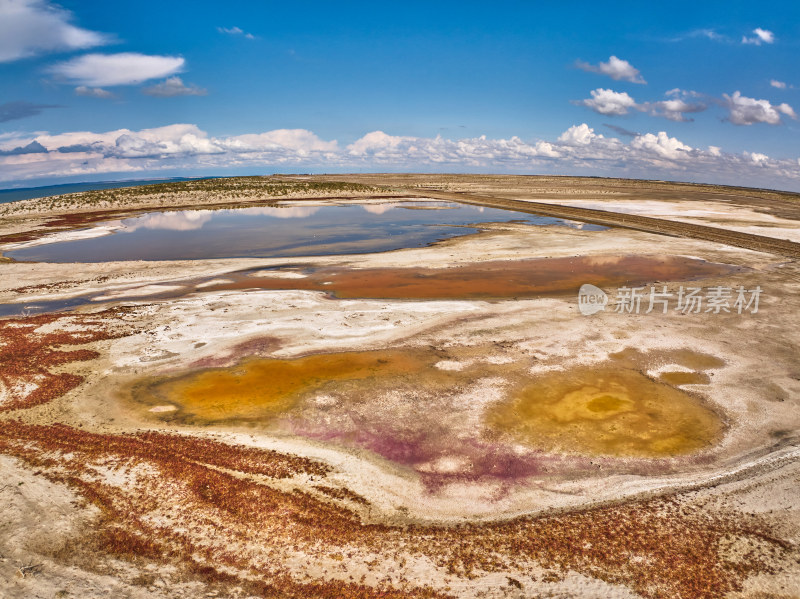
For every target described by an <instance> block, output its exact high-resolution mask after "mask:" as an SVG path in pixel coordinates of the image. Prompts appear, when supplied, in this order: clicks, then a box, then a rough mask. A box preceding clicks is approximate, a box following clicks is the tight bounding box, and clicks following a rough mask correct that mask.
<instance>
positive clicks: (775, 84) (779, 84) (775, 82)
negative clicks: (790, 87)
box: [769, 79, 787, 89]
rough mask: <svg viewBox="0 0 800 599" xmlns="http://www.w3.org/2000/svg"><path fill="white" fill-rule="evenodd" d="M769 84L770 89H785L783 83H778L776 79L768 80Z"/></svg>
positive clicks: (784, 83)
mask: <svg viewBox="0 0 800 599" xmlns="http://www.w3.org/2000/svg"><path fill="white" fill-rule="evenodd" d="M769 84H770V85H771V86H772V87H777V88H778V89H786V87H787V85H786V82H785V81H778V80H777V79H770V81H769Z"/></svg>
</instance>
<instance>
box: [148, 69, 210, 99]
mask: <svg viewBox="0 0 800 599" xmlns="http://www.w3.org/2000/svg"><path fill="white" fill-rule="evenodd" d="M142 93H143V94H147V95H148V96H155V97H156V98H174V97H175V96H205V95H206V94H208V92H207V91H206V90H204V89H202V88H200V87H197V86H196V85H192V84H189V85H186V84H185V83H184V82H183V80H182V79H181V78H180V77H178V76H177V75H176V76H175V77H169V78H167V79H165V80H164V81H162V82H161V83H156V84H155V85H151V86H150V87H145V88H144V89H143V90H142Z"/></svg>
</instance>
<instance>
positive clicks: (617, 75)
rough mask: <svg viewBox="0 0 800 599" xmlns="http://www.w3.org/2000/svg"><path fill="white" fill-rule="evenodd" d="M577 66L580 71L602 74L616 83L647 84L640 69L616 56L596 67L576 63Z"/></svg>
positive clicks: (585, 63) (586, 63) (579, 62)
mask: <svg viewBox="0 0 800 599" xmlns="http://www.w3.org/2000/svg"><path fill="white" fill-rule="evenodd" d="M575 65H576V66H577V67H578V68H579V69H583V70H584V71H589V72H590V73H600V74H601V75H608V76H609V77H611V78H612V79H613V80H614V81H630V82H631V83H647V82H646V81H645V80H644V79H643V78H642V76H641V75H640V74H639V69H637V68H634V66H633V65H632V64H631V63H629V62H628V61H627V60H622V59H621V58H617V57H616V56H610V57H609V59H608V62H600V63H598V64H596V65H593V64H589V63H588V62H583V61H581V60H578V61H576V63H575Z"/></svg>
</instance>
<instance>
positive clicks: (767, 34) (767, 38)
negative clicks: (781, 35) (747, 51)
mask: <svg viewBox="0 0 800 599" xmlns="http://www.w3.org/2000/svg"><path fill="white" fill-rule="evenodd" d="M753 33H755V35H754V36H752V37H747V36H746V35H744V36H742V43H743V44H752V45H754V46H760V45H761V44H772V43H774V42H775V34H774V33H772V32H771V31H769V30H767V29H761V27H756V28H755V29H753Z"/></svg>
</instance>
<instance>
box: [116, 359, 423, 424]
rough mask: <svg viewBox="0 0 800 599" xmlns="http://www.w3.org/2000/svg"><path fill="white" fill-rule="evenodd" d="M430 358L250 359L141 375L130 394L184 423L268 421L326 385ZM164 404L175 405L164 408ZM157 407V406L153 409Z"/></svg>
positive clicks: (393, 373)
mask: <svg viewBox="0 0 800 599" xmlns="http://www.w3.org/2000/svg"><path fill="white" fill-rule="evenodd" d="M431 359H432V358H431V356H426V355H423V354H422V353H419V352H414V351H405V350H382V351H372V352H342V353H332V354H316V355H311V356H306V357H302V358H294V359H286V360H280V359H251V360H246V361H244V362H242V363H241V364H240V365H238V366H235V367H233V368H215V369H207V370H201V371H197V372H192V373H188V374H185V375H183V376H178V377H174V378H163V379H160V380H156V381H145V382H143V383H139V384H138V385H136V386H135V387H134V389H133V393H132V395H133V397H134V398H135V401H136V402H139V403H143V404H145V406H146V409H147V410H148V411H149V412H151V413H156V414H158V415H159V416H161V417H165V416H166V417H169V418H171V419H177V420H178V421H183V422H187V423H196V424H207V423H212V422H221V421H227V422H243V421H251V422H255V421H260V422H268V421H269V420H270V419H272V418H274V417H276V416H278V415H279V414H282V413H284V412H286V411H288V410H290V409H292V408H293V407H294V406H295V405H296V404H297V402H298V400H299V399H300V398H301V397H303V396H304V395H307V394H309V393H311V392H314V391H321V390H323V388H325V387H326V386H327V385H331V384H340V385H341V384H348V383H353V382H358V381H362V382H363V381H367V380H370V379H378V378H380V379H382V380H385V379H386V378H391V377H397V376H403V375H407V374H412V373H419V372H422V371H423V370H426V369H429V368H430V367H431ZM165 405H166V406H175V407H176V408H177V409H173V410H165V409H164V408H163V406H165ZM156 408H160V409H159V410H158V411H157V412H155V411H154V410H155V409H156Z"/></svg>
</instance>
